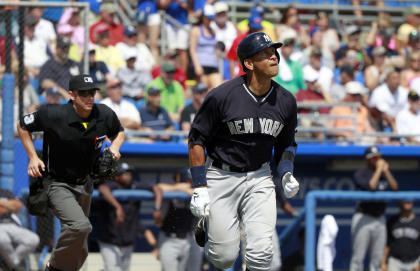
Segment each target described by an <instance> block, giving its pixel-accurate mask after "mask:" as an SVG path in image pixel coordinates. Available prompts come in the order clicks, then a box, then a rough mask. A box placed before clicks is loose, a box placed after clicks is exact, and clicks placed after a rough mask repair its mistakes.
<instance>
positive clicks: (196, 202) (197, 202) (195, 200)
mask: <svg viewBox="0 0 420 271" xmlns="http://www.w3.org/2000/svg"><path fill="white" fill-rule="evenodd" d="M190 210H191V213H192V214H193V215H195V216H197V217H203V216H205V217H207V216H209V213H210V197H209V192H208V191H207V187H197V188H194V192H193V194H192V197H191V203H190Z"/></svg>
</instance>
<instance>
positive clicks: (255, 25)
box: [226, 14, 263, 78]
mask: <svg viewBox="0 0 420 271" xmlns="http://www.w3.org/2000/svg"><path fill="white" fill-rule="evenodd" d="M261 21H262V17H261V16H260V15H258V14H256V15H252V14H251V17H249V30H248V33H243V34H242V33H241V34H239V35H238V36H237V37H236V38H235V40H234V41H233V43H232V47H230V50H229V51H228V53H227V55H226V59H227V60H229V73H230V78H234V77H235V76H241V75H244V74H245V72H244V71H243V70H242V65H241V63H239V60H238V56H237V54H236V50H237V49H238V45H239V43H240V42H241V41H242V40H243V39H244V38H245V37H246V36H248V35H249V34H252V33H254V32H258V31H262V29H263V26H262V25H261Z"/></svg>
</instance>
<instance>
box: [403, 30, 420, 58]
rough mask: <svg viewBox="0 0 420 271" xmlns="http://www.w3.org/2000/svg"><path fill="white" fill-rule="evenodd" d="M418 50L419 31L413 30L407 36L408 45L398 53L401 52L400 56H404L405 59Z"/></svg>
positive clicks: (419, 44) (419, 41) (419, 45)
mask: <svg viewBox="0 0 420 271" xmlns="http://www.w3.org/2000/svg"><path fill="white" fill-rule="evenodd" d="M418 50H420V31H419V30H413V31H411V32H410V34H409V35H408V45H407V46H406V47H404V48H402V49H401V50H400V51H402V55H405V56H406V58H407V57H408V56H409V55H410V54H411V53H412V52H415V51H418Z"/></svg>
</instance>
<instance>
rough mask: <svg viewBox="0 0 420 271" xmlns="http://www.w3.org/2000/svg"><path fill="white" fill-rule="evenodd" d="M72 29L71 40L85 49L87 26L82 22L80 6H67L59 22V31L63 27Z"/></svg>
mask: <svg viewBox="0 0 420 271" xmlns="http://www.w3.org/2000/svg"><path fill="white" fill-rule="evenodd" d="M63 27H64V28H66V27H67V28H68V27H70V29H71V33H72V34H71V37H70V41H71V42H72V43H73V44H77V46H79V48H80V49H82V50H84V46H85V28H84V26H83V25H81V24H80V9H78V8H66V9H65V10H64V12H63V15H61V18H60V21H59V22H58V24H57V32H60V29H61V28H63Z"/></svg>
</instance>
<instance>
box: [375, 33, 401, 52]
mask: <svg viewBox="0 0 420 271" xmlns="http://www.w3.org/2000/svg"><path fill="white" fill-rule="evenodd" d="M378 46H382V38H381V36H376V42H375V47H378ZM388 49H391V50H396V49H397V43H396V41H395V38H394V37H391V39H390V41H389V44H388Z"/></svg>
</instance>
